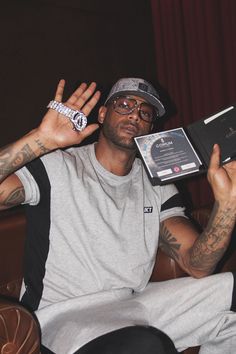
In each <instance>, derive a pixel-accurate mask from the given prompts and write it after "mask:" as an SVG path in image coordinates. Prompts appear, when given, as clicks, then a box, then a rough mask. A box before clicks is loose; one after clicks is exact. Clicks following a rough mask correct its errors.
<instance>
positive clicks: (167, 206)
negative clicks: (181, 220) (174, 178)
mask: <svg viewBox="0 0 236 354" xmlns="http://www.w3.org/2000/svg"><path fill="white" fill-rule="evenodd" d="M173 216H183V217H186V215H185V206H184V204H183V201H182V198H181V195H180V193H179V191H178V189H177V188H176V186H175V185H174V184H168V185H165V186H162V187H161V210H160V221H163V220H165V219H168V218H170V217H173Z"/></svg>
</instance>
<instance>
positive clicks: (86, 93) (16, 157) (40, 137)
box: [0, 80, 100, 210]
mask: <svg viewBox="0 0 236 354" xmlns="http://www.w3.org/2000/svg"><path fill="white" fill-rule="evenodd" d="M64 86H65V81H64V80H60V82H59V84H58V86H57V90H56V94H55V98H54V99H55V100H56V101H59V102H61V101H62V96H63V91H64ZM95 90H96V84H95V83H94V82H92V83H91V84H90V85H87V84H85V83H82V84H81V85H80V86H79V87H78V88H77V89H76V90H75V92H74V93H73V94H72V95H71V96H70V97H69V99H68V100H67V101H66V102H65V105H66V106H68V107H70V108H72V109H74V110H82V112H83V113H84V114H85V115H88V114H89V113H90V112H91V110H92V109H93V107H94V106H95V105H96V103H97V102H98V100H99V97H100V92H99V91H97V92H95ZM72 128H73V126H72V123H71V122H70V120H69V119H68V118H67V117H65V116H64V115H62V114H60V113H58V112H56V111H55V110H53V109H49V110H48V111H47V113H46V115H45V116H44V118H43V120H42V122H41V124H40V125H39V127H38V128H36V129H34V130H32V131H31V132H30V133H28V134H27V135H25V136H24V137H22V138H21V139H19V140H18V141H16V142H15V143H13V144H11V145H8V146H6V147H4V148H2V149H0V210H1V209H6V208H9V207H11V206H14V205H18V204H20V203H22V202H23V201H24V189H23V186H22V184H21V182H20V180H19V179H18V177H17V176H16V175H15V174H14V172H15V171H16V170H18V169H19V168H21V167H22V166H24V165H25V164H26V163H28V162H30V161H32V160H34V159H35V158H37V157H39V156H42V155H44V154H46V153H48V152H50V151H53V150H55V149H58V148H64V147H67V146H72V145H75V144H79V143H81V142H82V141H83V140H84V139H85V138H86V137H87V136H89V135H90V134H92V133H93V132H94V131H95V130H96V129H97V128H98V124H90V125H89V126H87V127H86V128H85V129H84V130H83V131H82V132H77V131H75V130H73V129H72Z"/></svg>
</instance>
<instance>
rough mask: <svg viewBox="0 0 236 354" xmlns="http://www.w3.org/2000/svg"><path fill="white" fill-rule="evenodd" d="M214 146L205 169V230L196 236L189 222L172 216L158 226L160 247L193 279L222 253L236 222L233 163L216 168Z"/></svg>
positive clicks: (235, 167)
mask: <svg viewBox="0 0 236 354" xmlns="http://www.w3.org/2000/svg"><path fill="white" fill-rule="evenodd" d="M219 161H220V149H219V146H218V145H215V146H214V149H213V153H212V157H211V162H210V166H209V170H208V180H209V182H210V184H211V187H212V190H213V193H214V196H215V205H214V208H213V211H212V214H211V218H210V220H209V222H208V225H207V227H206V229H205V230H204V231H203V232H202V234H201V235H198V233H197V232H196V230H195V229H194V227H193V226H192V225H191V223H190V222H189V221H188V220H187V219H185V218H182V217H173V218H170V219H167V220H165V221H163V222H162V223H161V228H160V247H161V248H162V249H163V250H164V251H165V252H166V253H167V254H168V255H169V256H171V257H172V258H173V259H175V260H176V261H177V262H178V264H179V265H180V266H181V268H182V269H183V270H185V271H186V272H187V273H188V274H190V275H192V276H194V277H198V278H199V277H203V276H206V275H209V274H211V273H212V272H213V270H214V269H215V267H216V265H217V263H218V262H219V260H220V259H221V258H222V256H223V254H224V252H225V251H226V249H227V247H228V245H229V242H230V238H231V234H232V230H233V228H234V225H235V220H236V162H235V161H234V162H231V163H229V164H227V165H224V166H220V162H219Z"/></svg>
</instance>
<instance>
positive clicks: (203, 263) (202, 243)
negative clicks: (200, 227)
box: [190, 204, 235, 273]
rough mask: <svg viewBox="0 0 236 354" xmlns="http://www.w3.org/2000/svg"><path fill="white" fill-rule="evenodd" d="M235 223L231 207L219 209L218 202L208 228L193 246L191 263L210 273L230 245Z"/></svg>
mask: <svg viewBox="0 0 236 354" xmlns="http://www.w3.org/2000/svg"><path fill="white" fill-rule="evenodd" d="M234 223H235V215H234V212H232V210H231V209H230V208H229V209H228V210H227V209H225V210H224V211H223V210H219V206H218V205H217V204H216V205H215V207H214V209H213V212H212V216H211V218H210V221H209V223H208V226H207V228H206V229H205V230H204V232H203V233H202V234H201V235H200V236H199V237H198V239H197V240H196V242H195V243H194V246H193V248H192V252H191V257H190V265H191V266H192V267H193V268H195V269H198V270H201V271H206V272H208V273H211V272H212V271H213V270H214V269H215V267H216V265H217V263H218V262H219V260H220V259H221V257H222V256H223V254H224V252H225V251H226V249H227V247H228V244H229V240H230V235H231V232H232V229H233V227H234Z"/></svg>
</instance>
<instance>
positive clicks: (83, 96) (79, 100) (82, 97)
mask: <svg viewBox="0 0 236 354" xmlns="http://www.w3.org/2000/svg"><path fill="white" fill-rule="evenodd" d="M96 86H97V85H96V83H95V82H92V83H91V84H90V85H89V86H88V87H87V88H86V90H84V91H83V92H81V93H80V92H77V90H76V91H75V93H74V94H73V95H72V97H73V105H74V106H76V108H77V109H82V108H83V106H84V105H85V103H86V102H87V101H88V99H90V97H92V96H93V94H94V92H95V90H96ZM75 98H76V99H75ZM67 102H68V103H71V101H70V100H68V101H67Z"/></svg>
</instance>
